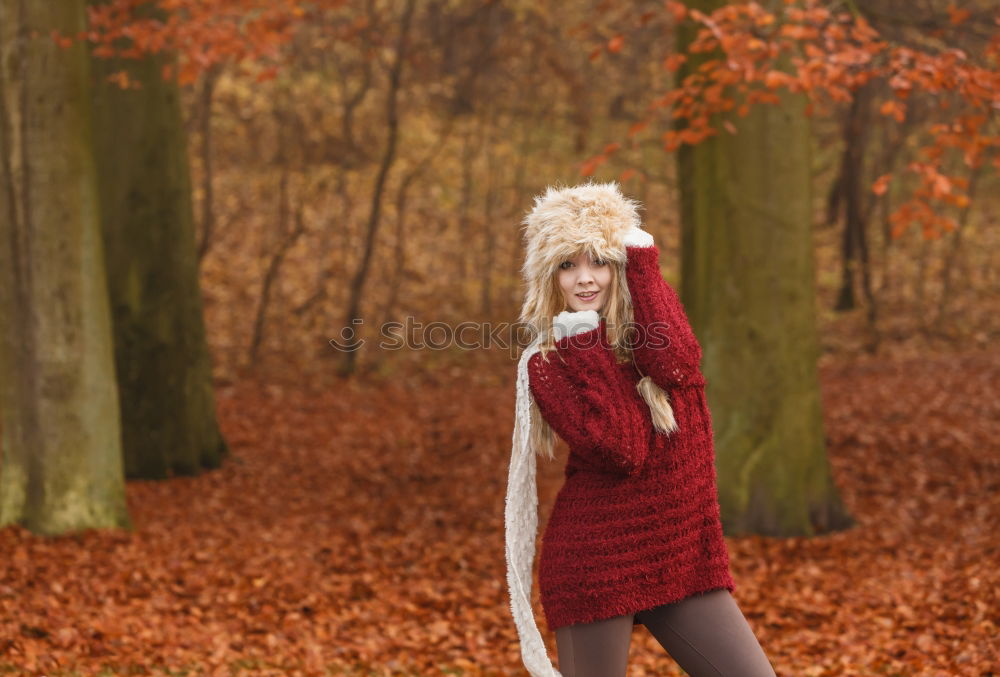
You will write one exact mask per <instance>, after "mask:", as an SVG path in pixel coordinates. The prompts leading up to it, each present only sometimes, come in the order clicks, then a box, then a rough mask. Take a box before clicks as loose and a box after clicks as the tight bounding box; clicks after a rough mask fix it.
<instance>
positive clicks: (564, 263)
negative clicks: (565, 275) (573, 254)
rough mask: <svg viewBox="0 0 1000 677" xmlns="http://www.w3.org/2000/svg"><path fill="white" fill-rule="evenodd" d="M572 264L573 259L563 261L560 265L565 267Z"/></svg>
mask: <svg viewBox="0 0 1000 677" xmlns="http://www.w3.org/2000/svg"><path fill="white" fill-rule="evenodd" d="M572 265H573V262H572V261H563V262H562V263H560V264H559V267H560V268H564V269H565V268H568V267H569V266H572Z"/></svg>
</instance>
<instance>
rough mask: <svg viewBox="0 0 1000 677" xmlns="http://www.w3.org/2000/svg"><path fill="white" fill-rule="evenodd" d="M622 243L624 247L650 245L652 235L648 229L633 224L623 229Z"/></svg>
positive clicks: (651, 244) (651, 243)
mask: <svg viewBox="0 0 1000 677" xmlns="http://www.w3.org/2000/svg"><path fill="white" fill-rule="evenodd" d="M622 245H623V246H625V247H652V246H653V236H652V235H650V234H649V232H648V231H645V230H643V229H642V228H636V227H634V226H633V227H632V228H629V229H628V230H627V231H625V237H624V238H622Z"/></svg>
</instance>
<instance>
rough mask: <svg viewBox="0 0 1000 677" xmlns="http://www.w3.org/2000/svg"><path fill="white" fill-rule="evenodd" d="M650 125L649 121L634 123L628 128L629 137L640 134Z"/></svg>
mask: <svg viewBox="0 0 1000 677" xmlns="http://www.w3.org/2000/svg"><path fill="white" fill-rule="evenodd" d="M648 125H649V120H639V122H634V123H632V125H631V126H630V127H629V128H628V135H629V136H630V137H632V136H635V135H636V134H638V133H639V132H641V131H642V130H643V129H645V128H646V127H647V126H648Z"/></svg>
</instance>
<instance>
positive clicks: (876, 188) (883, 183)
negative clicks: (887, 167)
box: [872, 172, 892, 195]
mask: <svg viewBox="0 0 1000 677" xmlns="http://www.w3.org/2000/svg"><path fill="white" fill-rule="evenodd" d="M891 179H892V172H889V173H888V174H883V175H882V176H880V177H878V178H877V179H875V182H874V183H873V184H872V192H873V193H875V194H876V195H885V191H887V190H888V189H889V181H890V180H891Z"/></svg>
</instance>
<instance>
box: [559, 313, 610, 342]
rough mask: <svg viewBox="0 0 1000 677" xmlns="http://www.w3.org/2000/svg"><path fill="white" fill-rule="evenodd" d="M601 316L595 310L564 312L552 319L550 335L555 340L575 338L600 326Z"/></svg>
mask: <svg viewBox="0 0 1000 677" xmlns="http://www.w3.org/2000/svg"><path fill="white" fill-rule="evenodd" d="M600 323H601V316H600V315H598V314H597V311H596V310H577V311H569V310H564V311H562V312H561V313H559V314H558V315H556V316H555V317H554V318H552V333H553V334H554V335H555V339H556V340H557V341H558V340H559V339H561V338H563V337H566V336H575V335H577V334H582V333H583V332H585V331H590V330H591V329H596V328H597V327H598V326H600Z"/></svg>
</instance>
